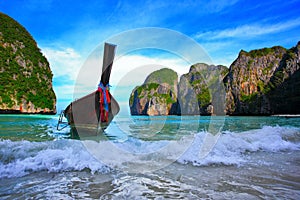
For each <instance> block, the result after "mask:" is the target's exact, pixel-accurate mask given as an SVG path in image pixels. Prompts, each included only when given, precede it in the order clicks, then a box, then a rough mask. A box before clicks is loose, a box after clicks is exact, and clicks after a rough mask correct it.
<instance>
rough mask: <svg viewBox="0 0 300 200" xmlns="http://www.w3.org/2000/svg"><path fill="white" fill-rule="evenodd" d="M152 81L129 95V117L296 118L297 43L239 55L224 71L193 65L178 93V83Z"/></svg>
mask: <svg viewBox="0 0 300 200" xmlns="http://www.w3.org/2000/svg"><path fill="white" fill-rule="evenodd" d="M173 73H175V72H173ZM153 74H155V77H164V76H165V75H164V74H163V73H162V72H161V71H157V72H155V73H153ZM152 76H153V75H150V76H149V77H148V78H147V80H146V81H145V83H144V85H143V86H140V87H137V88H136V89H135V90H134V91H133V93H132V95H131V99H130V109H131V113H132V114H134V115H139V114H143V115H170V114H173V115H199V114H200V115H214V114H216V115H224V114H225V113H226V114H229V115H272V114H300V106H299V105H300V89H299V88H300V42H298V44H297V45H296V46H295V47H293V48H291V49H285V48H283V47H280V46H275V47H272V48H263V49H258V50H252V51H250V52H246V51H243V50H242V51H241V52H240V53H239V56H238V58H237V59H236V60H235V61H234V62H233V63H232V64H231V66H230V68H229V70H228V69H227V68H226V67H225V66H220V65H218V66H214V65H207V64H204V63H198V64H195V65H192V66H191V68H190V70H189V72H188V73H187V74H184V75H182V76H181V77H180V81H179V83H178V85H177V89H176V81H175V80H177V78H174V79H173V80H174V82H171V83H170V82H168V81H162V79H160V78H152ZM176 77H177V76H176ZM150 80H151V81H150ZM150 82H151V83H150ZM166 82H168V83H166ZM167 99H168V101H167ZM166 102H168V103H166Z"/></svg>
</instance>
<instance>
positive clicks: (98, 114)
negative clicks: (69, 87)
mask: <svg viewBox="0 0 300 200" xmlns="http://www.w3.org/2000/svg"><path fill="white" fill-rule="evenodd" d="M115 50H116V45H113V44H109V43H105V44H104V54H103V65H102V74H101V79H100V83H99V85H98V89H97V90H96V91H94V92H92V93H90V94H88V95H86V96H84V97H82V98H80V99H77V100H75V101H73V102H72V103H70V104H69V105H68V106H67V107H66V109H65V110H64V111H63V112H62V113H61V116H60V119H59V122H58V125H57V128H58V129H59V124H61V123H63V122H62V118H63V117H65V118H66V119H67V121H68V122H67V124H68V125H70V127H71V133H72V134H73V133H75V134H79V135H82V134H91V133H92V134H97V133H99V132H101V131H103V130H105V129H106V128H107V126H108V125H109V124H110V122H111V121H112V120H113V118H114V116H116V115H117V114H118V112H119V110H120V107H119V104H118V102H117V101H116V100H115V99H114V97H113V96H112V95H111V93H110V91H109V87H110V85H109V78H110V74H111V70H112V65H113V60H114V57H115Z"/></svg>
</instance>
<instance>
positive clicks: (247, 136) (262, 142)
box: [178, 126, 300, 166]
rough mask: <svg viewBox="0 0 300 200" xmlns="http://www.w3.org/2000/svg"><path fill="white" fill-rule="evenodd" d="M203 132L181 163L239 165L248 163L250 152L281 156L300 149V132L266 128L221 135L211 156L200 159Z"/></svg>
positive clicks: (282, 128) (285, 128) (210, 153)
mask: <svg viewBox="0 0 300 200" xmlns="http://www.w3.org/2000/svg"><path fill="white" fill-rule="evenodd" d="M204 135H205V133H204V132H201V133H198V134H196V135H195V140H194V142H193V143H192V145H191V146H190V148H189V149H188V150H187V151H186V152H185V153H184V154H183V155H182V156H181V157H180V158H179V159H178V162H179V163H183V164H185V163H192V164H193V165H196V166H206V165H211V164H224V165H240V164H242V163H244V162H247V156H248V155H247V154H246V153H247V152H257V151H263V152H279V151H289V150H291V151H293V150H299V149H300V129H298V128H289V127H279V126H275V127H272V126H264V127H263V128H262V129H256V130H250V131H245V132H239V133H236V132H230V131H226V132H223V134H221V136H220V138H219V139H218V141H217V143H216V145H215V146H214V148H213V149H212V151H211V152H209V154H208V155H207V156H206V157H204V158H202V159H201V158H200V157H199V151H200V148H201V145H203V139H204Z"/></svg>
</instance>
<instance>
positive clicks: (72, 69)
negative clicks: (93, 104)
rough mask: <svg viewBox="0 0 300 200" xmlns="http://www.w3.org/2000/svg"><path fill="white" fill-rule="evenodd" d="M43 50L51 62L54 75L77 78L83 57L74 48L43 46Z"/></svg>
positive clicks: (71, 78)
mask: <svg viewBox="0 0 300 200" xmlns="http://www.w3.org/2000/svg"><path fill="white" fill-rule="evenodd" d="M42 52H43V53H44V55H45V56H46V58H47V59H48V61H49V63H50V67H51V70H52V72H53V74H54V76H56V77H59V76H67V77H69V78H70V80H75V78H76V76H77V74H78V71H79V69H80V67H81V65H82V62H83V58H82V57H81V56H80V54H79V53H78V52H76V51H75V50H74V49H72V48H68V47H67V48H49V47H45V48H42Z"/></svg>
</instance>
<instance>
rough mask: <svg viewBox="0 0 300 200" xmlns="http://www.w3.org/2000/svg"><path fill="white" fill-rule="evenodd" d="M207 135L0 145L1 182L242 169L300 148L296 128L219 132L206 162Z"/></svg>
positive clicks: (24, 142) (298, 131) (4, 142)
mask: <svg viewBox="0 0 300 200" xmlns="http://www.w3.org/2000/svg"><path fill="white" fill-rule="evenodd" d="M205 134H206V132H204V131H202V132H199V133H197V134H194V135H190V136H186V137H183V138H182V139H180V140H174V141H167V140H161V141H143V140H140V139H137V138H131V137H128V139H127V140H126V141H121V142H118V141H100V142H96V141H78V140H65V139H63V140H56V141H47V142H29V141H11V140H2V141H0V178H10V177H21V176H25V175H27V174H30V173H34V172H40V171H47V172H49V173H50V172H66V171H82V170H88V171H90V172H91V173H95V172H98V173H107V172H110V171H111V170H112V169H113V170H121V171H122V170H123V171H127V172H147V171H154V170H158V169H161V168H163V167H166V166H168V165H170V164H172V163H173V162H176V161H177V162H178V163H180V164H184V165H186V164H192V165H194V166H209V165H237V166H239V165H243V164H245V163H247V162H248V161H249V159H250V160H251V154H252V153H255V152H265V153H272V152H282V151H298V150H300V129H299V128H293V127H280V126H264V127H263V128H261V129H255V130H249V131H245V132H230V131H225V132H223V133H222V134H221V135H220V137H219V138H218V141H217V142H216V144H215V146H214V147H213V148H212V150H211V151H210V152H208V154H207V156H205V157H204V158H202V157H200V156H199V152H200V151H201V147H202V145H203V141H204V138H205Z"/></svg>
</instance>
